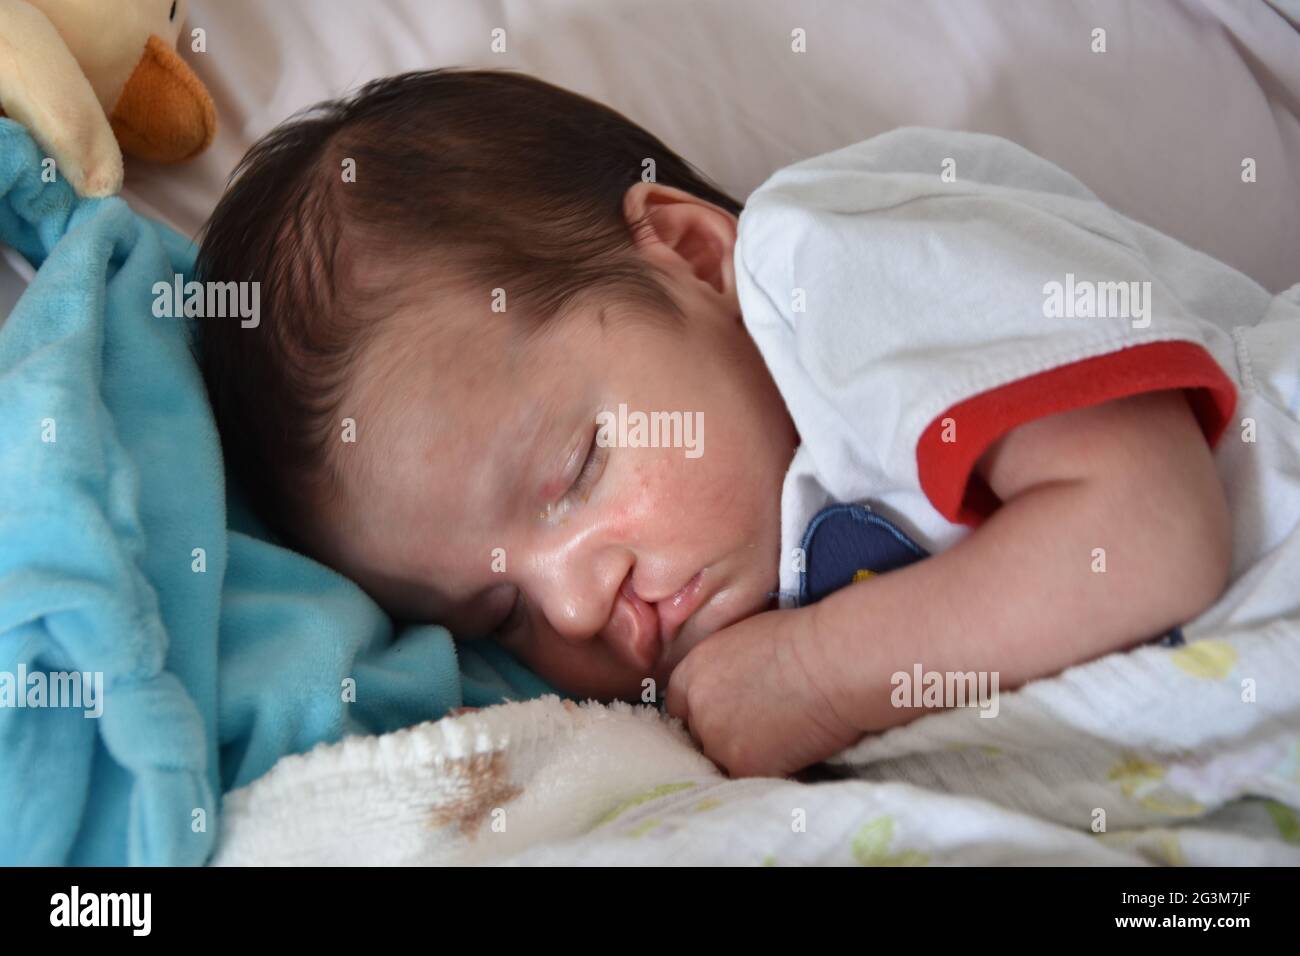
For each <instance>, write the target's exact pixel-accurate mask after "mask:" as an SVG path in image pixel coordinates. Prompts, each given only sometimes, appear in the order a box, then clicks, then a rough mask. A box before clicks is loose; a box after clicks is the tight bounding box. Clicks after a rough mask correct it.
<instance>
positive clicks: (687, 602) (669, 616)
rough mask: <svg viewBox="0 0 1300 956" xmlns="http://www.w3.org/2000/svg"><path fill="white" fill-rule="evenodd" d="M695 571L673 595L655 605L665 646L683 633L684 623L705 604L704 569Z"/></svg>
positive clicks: (660, 634)
mask: <svg viewBox="0 0 1300 956" xmlns="http://www.w3.org/2000/svg"><path fill="white" fill-rule="evenodd" d="M705 570H707V569H702V570H700V571H697V572H695V576H694V577H692V578H691V579H690V580H689V581H687V582H686V583H685V584H684V585H682V586H681V587H680V588H679V589H678V590H677V591H676V593H674V594H673V595H672V596H670V597H668V598H666V599H664V600H662V601H660V602H659V603H658V604H656V605H655V610H656V611H658V614H659V639H660V640H661V641H662V642H663V645H664V647H665V648H666V647H667V646H668V645H670V644H672V642H673V641H674V640H676V639H677V635H678V634H680V633H681V630H682V625H684V624H685V623H686V622H687V621H688V620H689V619H690V617H691V615H693V614H694V613H695V612H696V611H697V610H699V608H700V605H701V604H703V603H704V602H703V598H704V597H705V594H704V571H705Z"/></svg>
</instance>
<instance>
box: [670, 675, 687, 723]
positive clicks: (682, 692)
mask: <svg viewBox="0 0 1300 956" xmlns="http://www.w3.org/2000/svg"><path fill="white" fill-rule="evenodd" d="M683 684H684V682H683V681H680V680H678V679H677V675H676V673H674V674H673V676H672V677H670V678H669V679H668V690H667V692H666V693H665V695H664V710H666V711H668V714H669V716H672V717H676V718H677V719H678V720H680V721H681V722H682V723H684V724H686V725H687V726H688V727H689V726H690V715H691V712H690V708H689V707H688V706H687V705H686V688H685V687H684V686H683Z"/></svg>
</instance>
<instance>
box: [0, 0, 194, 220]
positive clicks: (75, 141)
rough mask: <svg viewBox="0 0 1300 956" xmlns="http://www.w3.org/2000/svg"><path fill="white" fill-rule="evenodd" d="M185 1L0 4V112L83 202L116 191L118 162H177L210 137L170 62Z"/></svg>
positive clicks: (186, 81) (190, 90) (6, 0)
mask: <svg viewBox="0 0 1300 956" xmlns="http://www.w3.org/2000/svg"><path fill="white" fill-rule="evenodd" d="M188 6H189V4H188V0H0V112H3V114H7V115H8V116H9V117H10V118H12V119H14V120H16V121H17V122H19V123H21V124H22V125H23V126H25V127H27V129H28V130H29V131H30V132H31V134H32V138H33V139H35V140H36V142H37V143H38V144H40V146H41V148H42V149H44V150H45V151H46V152H47V153H48V154H49V155H50V156H51V157H53V159H54V161H55V163H56V165H57V168H58V170H59V172H60V173H61V174H62V175H63V176H66V177H67V179H68V181H69V182H70V183H72V186H73V188H74V189H76V190H77V192H78V193H80V194H81V195H83V196H108V195H111V194H112V193H115V192H117V191H118V190H119V189H121V188H122V152H123V151H125V152H126V153H127V154H128V155H130V156H136V157H139V158H141V159H149V160H154V161H156V162H179V161H181V160H185V159H190V158H191V157H193V156H196V155H198V154H199V153H200V152H202V151H203V150H204V149H205V148H206V147H207V146H208V144H209V143H211V142H212V137H213V136H214V135H215V133H216V129H217V120H216V110H215V109H214V108H213V105H212V97H211V96H209V95H208V91H207V89H205V88H204V86H203V83H202V82H201V81H200V80H199V78H198V77H197V76H195V75H194V72H193V71H192V70H191V69H190V68H189V66H187V65H186V64H185V62H184V61H183V60H182V59H181V58H180V57H179V56H177V55H176V40H177V37H179V36H180V31H181V23H182V22H183V21H184V19H185V14H186V12H187V9H188Z"/></svg>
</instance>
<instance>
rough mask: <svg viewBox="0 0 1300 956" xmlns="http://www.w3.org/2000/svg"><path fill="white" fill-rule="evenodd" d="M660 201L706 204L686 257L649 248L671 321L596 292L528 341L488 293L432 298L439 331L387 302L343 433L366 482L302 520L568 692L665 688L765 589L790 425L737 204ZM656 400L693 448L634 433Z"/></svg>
mask: <svg viewBox="0 0 1300 956" xmlns="http://www.w3.org/2000/svg"><path fill="white" fill-rule="evenodd" d="M686 206H687V207H690V206H691V204H689V203H687V204H686ZM675 213H676V214H677V215H679V216H680V217H685V219H684V220H682V221H678V220H677V219H674V220H673V221H672V223H671V224H670V225H671V228H678V227H679V226H681V225H682V224H683V222H684V223H685V224H687V225H690V217H692V216H699V217H702V218H703V219H704V220H706V221H704V222H702V223H697V224H694V226H692V228H694V229H696V230H697V232H698V235H697V237H696V241H693V242H685V243H684V244H683V245H682V249H684V250H685V253H686V254H685V256H683V255H682V254H680V253H679V252H677V251H676V250H675V249H674V248H673V247H672V246H671V245H670V244H668V243H664V244H657V245H654V246H652V247H650V248H647V249H645V250H643V254H644V255H646V256H647V257H648V258H651V259H653V260H654V261H655V262H657V263H658V264H659V265H660V267H661V268H663V269H664V270H665V271H666V272H667V274H668V277H669V282H670V285H671V289H672V292H673V293H674V295H675V296H676V298H677V301H678V302H679V303H681V304H682V307H683V310H684V311H685V313H686V315H687V321H686V323H685V324H684V325H682V326H674V325H673V324H672V323H671V321H669V320H667V319H666V318H664V317H657V316H651V315H647V314H645V313H644V312H642V311H636V310H634V309H633V308H632V307H627V306H610V307H608V308H602V307H601V306H600V305H597V304H592V305H589V306H585V307H582V308H579V309H578V310H577V311H575V312H573V313H572V314H570V315H568V316H565V317H564V318H562V319H557V320H555V321H553V322H551V323H549V324H548V325H545V326H543V327H542V328H541V330H540V331H537V332H536V333H535V334H533V335H532V336H531V337H530V336H529V335H528V334H527V332H526V329H527V323H526V322H525V321H524V320H522V319H521V318H517V317H514V316H512V315H511V314H510V312H509V311H506V312H505V313H494V312H491V311H490V310H489V308H488V307H487V303H483V302H480V303H474V304H471V303H467V302H460V303H456V305H457V306H459V308H449V305H450V304H449V303H446V302H440V303H437V304H435V305H433V306H431V308H436V309H437V314H438V317H439V318H438V321H439V322H441V323H443V324H444V327H443V328H442V329H440V331H439V332H438V334H437V335H436V336H435V335H429V334H421V332H420V331H419V330H418V328H416V326H417V325H418V320H417V319H411V320H410V321H409V322H408V328H407V329H405V330H403V329H402V328H401V327H400V325H401V322H402V320H401V319H395V320H394V322H393V328H391V329H389V330H388V331H387V332H386V338H382V339H381V341H380V342H379V343H378V346H377V347H376V348H374V349H372V350H371V352H370V353H369V357H368V360H367V361H366V362H364V363H363V364H362V367H361V369H360V370H359V372H358V376H359V388H358V389H357V390H355V391H354V395H355V396H356V399H357V400H356V408H357V414H356V416H355V417H356V429H357V441H356V444H355V446H345V450H348V451H349V453H351V449H355V453H357V454H361V455H364V456H365V461H366V462H367V464H366V466H365V468H364V470H363V471H362V472H361V475H363V476H364V477H361V476H354V477H353V478H352V479H351V481H350V482H345V489H344V492H345V493H344V494H343V495H342V496H341V499H340V500H339V502H338V504H337V505H336V506H335V508H334V513H333V514H332V515H331V516H330V518H329V519H328V520H325V521H323V522H322V523H321V524H322V526H321V527H320V528H318V529H317V534H318V535H319V537H320V540H319V541H318V542H317V543H318V544H319V546H321V547H322V549H323V550H324V551H325V552H326V553H327V556H328V558H329V559H330V560H332V563H334V565H335V566H336V567H338V568H339V569H340V570H342V571H344V572H345V573H347V574H349V576H351V577H353V578H354V579H356V580H358V581H359V582H360V583H361V584H362V585H363V586H364V587H366V588H367V590H369V591H370V592H371V593H372V594H373V595H374V596H375V597H376V598H377V599H378V600H379V601H380V602H381V603H383V604H385V606H387V607H388V608H389V609H391V610H393V611H394V612H396V613H398V614H399V615H401V616H403V617H408V618H412V619H416V620H433V621H438V622H440V623H445V624H446V625H447V626H448V627H449V628H450V629H451V630H452V632H453V633H454V634H456V635H457V636H458V637H474V636H488V635H495V636H496V638H497V639H498V640H499V641H501V642H502V643H503V644H504V645H505V646H506V647H508V648H509V649H510V650H511V651H512V652H513V653H514V654H515V655H516V656H517V657H519V658H520V659H521V660H522V661H523V662H524V663H525V664H527V665H528V666H529V667H530V668H531V669H532V670H534V671H535V672H536V673H538V674H539V675H541V676H542V677H543V678H545V679H546V680H548V681H549V682H550V683H552V684H553V685H554V686H556V687H559V688H561V689H562V690H566V691H569V692H571V693H575V694H582V695H590V696H594V697H599V698H615V697H627V698H639V697H640V696H641V693H642V690H643V683H642V682H643V681H644V680H645V679H646V678H653V679H654V680H655V681H656V687H657V691H658V693H659V694H662V693H663V692H664V690H665V689H666V686H667V679H668V676H669V674H670V673H671V671H672V669H673V667H674V666H675V665H676V664H677V663H678V662H679V661H680V660H681V659H682V658H683V657H684V656H685V654H686V652H687V651H688V650H690V649H691V648H692V647H693V646H695V645H696V644H698V643H699V642H700V641H702V640H704V639H706V638H707V637H708V636H709V635H711V634H712V633H714V632H715V631H717V630H719V629H721V628H724V627H726V626H727V625H729V624H732V623H734V622H736V621H738V620H740V619H742V618H745V617H748V616H750V615H752V614H755V613H757V612H759V611H762V610H764V609H766V608H767V607H769V606H770V604H771V593H772V592H773V591H774V590H775V589H776V586H777V569H778V560H779V550H780V497H781V486H782V480H783V478H784V474H785V471H786V469H787V467H788V466H789V463H790V459H791V456H792V455H793V452H794V448H795V445H796V442H797V436H796V435H795V432H794V428H793V425H792V423H791V421H790V419H789V416H788V414H787V412H786V409H785V405H784V403H783V401H782V399H781V397H780V394H779V393H778V392H777V389H776V387H775V385H774V383H773V382H772V380H771V377H770V376H769V374H768V372H767V370H766V367H765V366H764V363H763V361H762V358H761V357H760V355H759V354H758V352H757V350H756V349H755V347H754V345H753V343H752V341H751V340H750V338H749V336H748V334H747V333H746V332H745V330H744V328H743V326H742V325H741V321H740V310H739V307H738V305H737V302H736V295H735V287H734V276H733V274H732V266H731V254H732V247H733V243H734V235H735V231H734V229H735V220H734V218H733V217H731V216H729V215H728V214H726V213H724V212H722V211H721V210H718V209H716V208H715V207H712V206H707V205H706V204H699V208H683V209H678V210H675ZM682 235H683V237H686V236H687V234H686V233H685V232H683V233H682ZM714 243H716V248H714V246H713V245H712V244H714ZM702 248H703V249H704V251H701V249H702ZM715 259H716V262H715V261H714V260H715ZM701 263H703V264H701ZM508 304H509V303H508V300H507V307H508ZM451 313H455V314H456V316H458V317H456V318H454V319H452V320H450V325H451V328H450V329H449V328H447V327H446V326H447V324H448V321H449V320H448V319H447V318H445V317H446V316H448V315H449V314H451ZM448 356H454V358H453V359H452V360H448ZM620 406H624V407H625V414H624V415H623V416H622V418H623V421H625V422H627V423H628V426H629V427H628V428H626V429H624V430H621V429H620V427H619V418H620V415H619V410H620ZM656 412H661V413H679V414H678V415H677V416H675V417H676V418H677V419H678V420H680V421H681V422H682V423H683V425H684V426H685V425H687V424H689V426H690V428H689V430H686V429H685V428H684V429H683V430H681V431H679V432H678V434H677V437H678V438H679V439H681V441H682V444H683V445H685V443H686V442H687V441H688V440H689V442H690V446H689V447H680V446H679V447H645V445H644V443H643V442H641V441H638V438H644V439H646V440H647V441H648V440H649V439H651V437H652V436H654V435H655V434H656V433H655V431H654V430H652V429H649V428H647V429H646V431H645V432H644V434H643V435H642V436H638V435H637V433H636V432H635V424H636V422H637V420H638V419H637V414H638V413H643V414H644V415H645V416H646V419H647V420H649V421H655V419H654V417H653V413H656ZM602 413H609V415H608V416H606V415H602ZM348 414H349V413H348V411H346V410H344V411H342V412H340V415H341V416H346V415H348ZM602 424H604V425H605V428H604V430H603V434H602ZM621 431H622V433H620V432H621ZM598 435H599V436H600V439H599V440H598ZM658 437H660V438H661V439H662V440H661V444H663V443H664V442H665V441H666V442H671V440H672V438H673V436H672V434H670V433H661V434H659V435H658ZM606 440H612V441H613V442H614V444H613V446H607V445H606Z"/></svg>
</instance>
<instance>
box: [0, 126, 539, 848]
mask: <svg viewBox="0 0 1300 956" xmlns="http://www.w3.org/2000/svg"><path fill="white" fill-rule="evenodd" d="M42 159H43V157H42V156H41V155H40V154H39V152H38V150H37V148H36V146H35V145H34V144H33V142H32V140H31V138H30V137H29V136H28V135H27V133H26V132H25V131H24V130H23V129H22V128H21V127H20V126H18V125H17V124H15V123H13V122H12V121H9V120H0V243H4V244H7V245H9V246H12V247H13V248H15V249H17V250H18V252H20V253H21V254H22V255H23V256H24V257H25V258H26V259H27V260H29V261H30V262H31V263H32V264H33V265H34V266H37V267H38V271H37V273H36V277H35V280H34V281H33V282H32V284H31V286H30V287H29V288H28V289H27V291H26V293H25V294H24V295H23V296H22V298H21V299H19V301H18V303H17V305H16V306H15V307H14V309H13V311H12V313H11V314H10V315H9V316H8V318H7V319H6V320H4V323H3V325H0V864H82V865H99V864H146V865H162V864H199V863H202V862H204V861H205V860H206V859H207V858H208V856H209V855H210V853H211V851H212V849H213V847H214V844H215V841H216V839H217V836H218V832H219V820H218V812H219V807H220V794H221V793H223V792H224V791H225V790H228V789H230V788H232V787H235V786H240V785H242V784H245V783H248V782H250V781H251V780H253V779H255V778H256V777H258V776H260V775H261V774H263V773H265V772H266V771H267V770H268V769H270V767H271V765H272V764H273V763H274V762H275V761H276V760H277V759H278V758H279V757H281V756H283V755H285V754H290V753H298V752H302V751H305V750H308V749H310V748H311V747H312V746H313V745H315V744H317V743H319V742H322V741H332V740H337V739H338V738H340V737H341V736H344V735H347V734H356V733H381V732H385V731H388V730H393V729H396V728H398V727H403V726H406V725H409V724H412V723H415V722H418V721H421V720H428V719H433V718H437V717H439V716H441V715H443V714H444V713H445V712H446V711H447V710H448V709H449V708H451V707H456V706H461V705H471V706H477V705H485V704H491V703H496V702H499V701H501V700H503V699H507V698H510V699H522V698H526V697H532V696H538V695H540V694H543V693H551V692H553V691H552V689H551V688H550V687H548V686H547V685H545V684H544V683H543V682H542V681H540V680H539V679H538V678H536V677H534V676H533V675H532V674H531V673H529V672H528V671H526V670H525V669H523V668H522V667H520V666H519V665H518V664H517V663H515V662H514V661H513V660H512V659H511V658H510V657H509V656H508V655H506V654H505V652H504V651H502V650H501V649H500V648H499V647H497V646H496V645H494V644H489V643H485V642H472V643H464V644H460V643H455V642H453V641H452V638H451V635H450V634H448V632H447V631H446V630H445V629H443V628H441V627H434V626H423V627H412V628H410V629H408V630H405V631H404V632H402V633H401V634H399V635H397V636H396V638H395V637H394V633H393V628H392V624H391V623H390V621H389V619H388V618H387V617H386V616H385V615H384V614H383V613H382V612H381V611H380V609H379V608H378V607H377V606H376V605H375V604H374V603H373V602H372V601H371V600H370V599H369V598H368V597H367V596H366V595H365V594H364V593H363V592H362V591H361V590H360V589H359V588H357V587H356V586H355V585H354V584H352V583H351V582H350V581H348V580H346V579H344V578H342V577H340V576H339V575H337V574H335V573H333V572H332V571H330V570H328V569H327V568H325V567H323V566H321V565H319V564H316V563H315V562H313V561H310V560H308V559H307V558H304V557H302V556H301V555H298V554H295V553H293V552H291V551H288V550H285V549H284V548H281V547H278V546H277V545H275V544H273V543H271V542H270V541H268V540H266V536H265V535H263V534H262V533H261V532H260V530H259V528H258V526H257V524H256V522H254V521H253V520H252V519H251V518H250V517H249V516H248V515H247V514H246V513H244V511H243V509H242V508H241V507H240V506H239V505H238V502H237V501H232V503H231V506H230V514H229V515H228V514H227V494H226V485H225V480H224V477H223V473H222V467H221V455H220V445H219V442H218V438H217V433H216V430H215V427H214V425H213V420H212V415H211V413H210V410H209V408H208V404H207V398H206V395H205V392H204V389H203V385H202V380H201V378H200V375H199V372H198V368H197V366H196V363H195V361H194V359H193V357H192V354H191V336H192V329H191V328H190V327H189V326H188V324H187V321H186V320H178V319H168V318H162V319H160V318H155V316H154V314H153V309H152V306H153V301H154V294H153V292H152V288H153V285H154V284H155V283H156V282H159V281H166V282H171V281H172V280H173V277H174V276H175V275H176V274H184V275H186V276H187V277H188V276H189V275H190V273H191V271H192V268H193V261H194V260H193V255H194V250H193V248H192V247H191V246H190V245H189V244H188V243H187V242H186V241H185V240H184V239H182V238H181V237H180V236H178V235H177V234H175V233H173V232H171V231H170V230H167V229H165V228H164V227H161V226H159V225H157V224H155V223H153V222H151V221H149V220H147V219H144V218H142V217H140V216H138V215H136V214H135V213H134V212H132V211H131V209H130V208H129V207H128V206H127V205H126V204H125V203H124V202H123V201H121V200H120V199H106V200H84V201H83V200H78V199H77V198H76V197H75V196H74V194H73V193H72V191H71V189H70V188H69V187H68V186H67V184H66V183H65V182H64V181H62V179H59V180H58V181H56V182H52V183H47V182H43V181H42V178H43V177H42V175H41V173H42V165H41V160H42ZM74 675H76V676H74ZM97 683H99V684H100V686H101V687H102V693H101V694H100V695H97V694H96V693H95V690H96V684H97ZM74 705H75V706H74ZM96 710H99V711H100V713H98V715H96V713H95V711H96Z"/></svg>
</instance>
